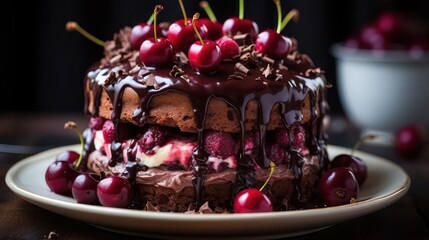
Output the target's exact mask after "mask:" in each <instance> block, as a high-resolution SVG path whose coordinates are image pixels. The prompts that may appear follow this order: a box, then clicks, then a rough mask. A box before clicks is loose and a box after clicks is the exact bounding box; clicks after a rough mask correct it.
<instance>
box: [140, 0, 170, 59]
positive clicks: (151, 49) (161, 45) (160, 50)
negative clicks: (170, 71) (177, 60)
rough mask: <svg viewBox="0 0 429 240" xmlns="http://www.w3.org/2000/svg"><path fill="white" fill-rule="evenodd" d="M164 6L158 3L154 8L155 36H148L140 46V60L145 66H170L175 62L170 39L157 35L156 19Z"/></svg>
mask: <svg viewBox="0 0 429 240" xmlns="http://www.w3.org/2000/svg"><path fill="white" fill-rule="evenodd" d="M163 9H164V8H163V7H162V6H161V5H156V6H155V10H154V17H153V24H154V33H153V38H148V39H146V40H144V41H143V43H142V44H141V46H140V52H139V53H140V54H139V56H140V60H141V61H142V63H143V64H144V65H145V66H149V67H164V66H169V65H171V63H172V62H173V58H174V49H173V45H172V44H171V43H170V41H169V40H168V39H166V38H163V37H158V36H157V31H156V26H157V25H156V20H157V16H158V13H159V12H161V11H162V10H163Z"/></svg>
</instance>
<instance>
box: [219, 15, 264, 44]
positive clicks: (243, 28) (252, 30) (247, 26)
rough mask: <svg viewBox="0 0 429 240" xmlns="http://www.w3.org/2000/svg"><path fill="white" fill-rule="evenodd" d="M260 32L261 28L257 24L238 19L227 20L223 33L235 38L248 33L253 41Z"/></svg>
mask: <svg viewBox="0 0 429 240" xmlns="http://www.w3.org/2000/svg"><path fill="white" fill-rule="evenodd" d="M258 32H259V28H258V25H257V24H256V23H255V22H253V21H252V20H249V19H240V18H238V17H232V18H229V19H227V20H226V21H225V22H224V23H223V26H222V33H223V35H226V36H234V35H236V34H238V33H241V34H245V33H247V34H249V35H250V37H251V38H252V39H253V40H255V39H256V36H257V35H258Z"/></svg>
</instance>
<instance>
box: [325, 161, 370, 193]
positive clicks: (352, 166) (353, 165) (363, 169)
mask: <svg viewBox="0 0 429 240" xmlns="http://www.w3.org/2000/svg"><path fill="white" fill-rule="evenodd" d="M336 167H345V168H348V169H349V170H350V171H352V173H353V174H354V175H355V177H356V180H357V181H358V183H359V186H362V184H363V183H364V182H365V180H366V177H367V175H368V170H367V166H366V163H365V162H364V161H362V159H360V158H359V157H356V156H353V155H349V154H340V155H337V156H335V157H334V159H332V162H331V168H336Z"/></svg>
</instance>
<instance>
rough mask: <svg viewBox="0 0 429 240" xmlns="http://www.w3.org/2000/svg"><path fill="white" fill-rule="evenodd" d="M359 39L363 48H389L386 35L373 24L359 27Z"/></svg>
mask: <svg viewBox="0 0 429 240" xmlns="http://www.w3.org/2000/svg"><path fill="white" fill-rule="evenodd" d="M359 41H360V45H361V47H362V48H363V49H370V50H386V49H389V48H390V43H389V42H388V40H387V38H386V36H385V35H383V33H381V32H380V30H379V29H378V28H377V27H376V26H375V25H373V24H368V25H366V26H364V27H363V28H362V29H361V31H360V35H359Z"/></svg>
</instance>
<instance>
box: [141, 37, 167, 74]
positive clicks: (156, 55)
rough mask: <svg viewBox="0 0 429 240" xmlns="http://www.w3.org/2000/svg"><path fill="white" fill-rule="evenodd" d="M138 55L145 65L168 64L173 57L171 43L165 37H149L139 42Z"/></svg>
mask: <svg viewBox="0 0 429 240" xmlns="http://www.w3.org/2000/svg"><path fill="white" fill-rule="evenodd" d="M139 56H140V60H141V61H142V62H143V63H144V64H145V65H146V66H150V67H164V66H169V65H170V64H171V63H172V62H173V59H174V49H173V45H171V43H170V41H168V39H166V38H157V39H156V40H155V38H149V39H147V40H145V41H144V42H143V43H142V44H141V47H140V55H139Z"/></svg>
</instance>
